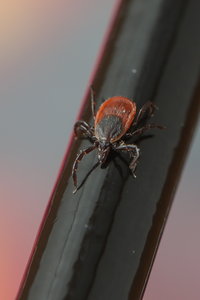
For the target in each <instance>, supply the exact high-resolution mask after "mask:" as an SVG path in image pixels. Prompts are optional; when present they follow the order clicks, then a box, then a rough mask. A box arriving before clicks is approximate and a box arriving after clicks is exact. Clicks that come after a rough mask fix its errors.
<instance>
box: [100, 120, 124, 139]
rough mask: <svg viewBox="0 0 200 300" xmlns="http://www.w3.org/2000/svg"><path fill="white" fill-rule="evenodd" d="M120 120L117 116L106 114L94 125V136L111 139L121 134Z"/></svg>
mask: <svg viewBox="0 0 200 300" xmlns="http://www.w3.org/2000/svg"><path fill="white" fill-rule="evenodd" d="M122 129H123V125H122V120H121V119H120V118H119V117H117V116H112V115H111V116H106V117H105V118H103V119H102V120H101V121H100V122H99V123H98V124H97V126H96V136H97V138H98V139H99V140H107V141H112V140H116V139H118V137H120V136H121V134H122Z"/></svg>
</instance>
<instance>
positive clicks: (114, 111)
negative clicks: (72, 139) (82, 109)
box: [72, 86, 165, 193]
mask: <svg viewBox="0 0 200 300" xmlns="http://www.w3.org/2000/svg"><path fill="white" fill-rule="evenodd" d="M91 108H92V115H93V118H94V127H92V126H90V125H89V124H88V123H86V122H84V121H77V122H76V123H75V125H74V132H75V136H76V137H78V131H79V130H80V131H82V133H83V134H84V135H86V136H87V137H89V138H90V139H91V140H92V141H94V143H93V145H92V146H90V147H88V148H86V149H84V150H81V151H80V153H79V154H77V157H76V159H75V161H74V164H73V168H72V178H73V182H74V186H75V190H74V191H73V193H76V191H77V190H78V189H80V188H81V187H82V186H83V184H84V183H85V181H86V179H87V177H88V176H89V175H90V174H91V173H92V171H93V170H94V169H96V167H98V166H99V165H101V166H102V165H103V164H104V163H105V161H106V158H107V156H108V153H109V152H110V150H111V149H113V150H115V151H127V152H128V153H129V155H130V157H131V158H132V161H131V163H130V165H129V168H130V169H131V171H132V174H133V176H134V177H136V175H135V172H136V169H137V165H138V160H139V157H140V149H139V148H138V146H137V145H135V144H133V143H131V144H126V141H127V140H128V139H129V138H130V137H132V136H135V135H140V134H141V133H143V132H144V131H147V130H149V129H150V128H159V129H162V130H164V129H165V127H164V126H161V125H159V124H157V123H153V124H147V125H145V126H143V127H141V128H137V125H138V122H139V121H140V120H141V117H142V116H143V115H144V113H145V111H146V110H147V109H150V113H149V115H150V116H153V113H154V110H155V108H156V106H155V105H154V104H153V103H152V102H150V101H148V102H147V103H146V104H145V105H144V106H143V107H142V108H141V109H140V111H139V113H138V115H137V117H136V119H135V121H134V117H135V114H136V105H135V103H134V102H133V101H132V100H130V99H128V98H125V97H121V96H115V97H112V98H109V99H108V100H106V101H105V102H104V103H103V104H102V105H101V106H100V108H99V110H98V111H97V114H96V113H95V92H94V90H93V88H92V86H91ZM96 148H97V149H98V154H97V157H98V162H97V163H96V164H95V165H94V166H93V167H92V169H91V170H90V171H89V172H88V173H87V175H86V177H85V179H84V180H83V181H82V183H81V184H80V185H79V187H77V175H76V172H77V168H78V164H79V162H80V161H81V160H82V159H83V157H84V155H85V154H88V153H90V152H92V151H93V150H94V149H96Z"/></svg>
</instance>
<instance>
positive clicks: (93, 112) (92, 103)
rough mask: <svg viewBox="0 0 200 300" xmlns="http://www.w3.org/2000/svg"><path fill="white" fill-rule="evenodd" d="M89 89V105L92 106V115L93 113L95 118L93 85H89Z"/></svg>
mask: <svg viewBox="0 0 200 300" xmlns="http://www.w3.org/2000/svg"><path fill="white" fill-rule="evenodd" d="M90 91H91V106H92V115H93V118H94V120H95V117H96V112H95V105H96V103H95V91H94V89H93V86H92V85H91V86H90Z"/></svg>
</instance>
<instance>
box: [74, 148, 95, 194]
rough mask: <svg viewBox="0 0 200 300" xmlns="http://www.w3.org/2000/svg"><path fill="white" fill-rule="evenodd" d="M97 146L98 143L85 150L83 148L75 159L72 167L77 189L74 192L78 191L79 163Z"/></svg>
mask: <svg viewBox="0 0 200 300" xmlns="http://www.w3.org/2000/svg"><path fill="white" fill-rule="evenodd" d="M96 147H97V144H96V143H95V144H94V145H93V146H90V147H88V148H86V149H84V150H81V151H80V153H79V154H77V157H76V159H75V161H74V164H73V168H72V178H73V182H74V186H75V190H74V191H73V194H75V193H76V191H77V176H76V171H77V168H78V163H79V162H80V161H81V160H82V159H83V157H84V155H85V154H88V153H90V152H91V151H93V150H94V149H95V148H96Z"/></svg>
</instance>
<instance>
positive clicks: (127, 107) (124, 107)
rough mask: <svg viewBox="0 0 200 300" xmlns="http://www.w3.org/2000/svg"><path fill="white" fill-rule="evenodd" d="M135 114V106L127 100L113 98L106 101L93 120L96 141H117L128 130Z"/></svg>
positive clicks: (118, 97)
mask: <svg viewBox="0 0 200 300" xmlns="http://www.w3.org/2000/svg"><path fill="white" fill-rule="evenodd" d="M135 114H136V105H135V103H134V102H133V101H131V100H130V99H128V98H125V97H121V96H115V97H112V98H110V99H108V100H106V101H105V102H104V103H103V104H102V105H101V106H100V108H99V110H98V112H97V114H96V118H95V135H96V137H97V139H103V140H108V141H110V142H114V141H117V140H118V139H120V138H121V137H122V136H123V135H124V134H125V133H126V131H127V130H128V129H129V127H130V125H131V123H132V121H133V119H134V117H135Z"/></svg>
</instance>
